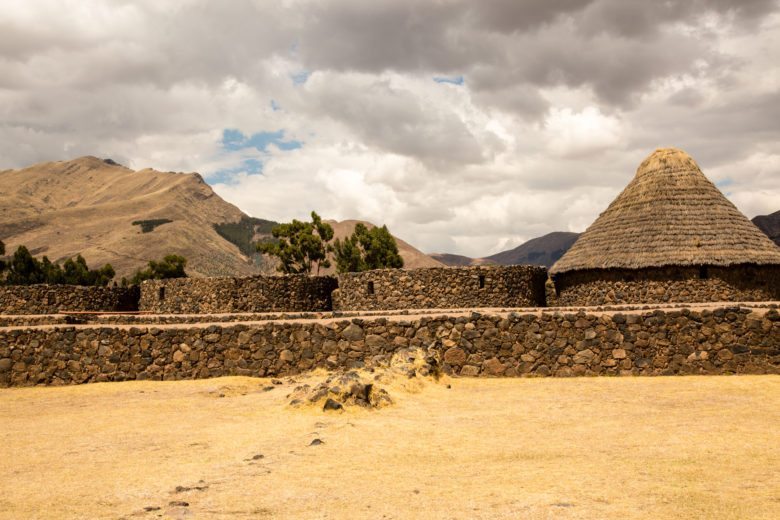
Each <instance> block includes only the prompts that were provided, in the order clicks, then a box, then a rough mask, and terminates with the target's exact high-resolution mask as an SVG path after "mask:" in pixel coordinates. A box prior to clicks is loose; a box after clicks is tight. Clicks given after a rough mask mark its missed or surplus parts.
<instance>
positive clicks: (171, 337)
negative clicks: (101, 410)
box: [0, 307, 780, 386]
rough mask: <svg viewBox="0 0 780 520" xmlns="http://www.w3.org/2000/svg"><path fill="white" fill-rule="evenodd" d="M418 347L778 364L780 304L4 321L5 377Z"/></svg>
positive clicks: (52, 379)
mask: <svg viewBox="0 0 780 520" xmlns="http://www.w3.org/2000/svg"><path fill="white" fill-rule="evenodd" d="M407 347H422V348H425V349H427V350H428V351H429V352H430V353H431V354H432V355H434V356H435V357H438V358H439V359H440V363H441V365H442V368H443V369H444V371H445V372H449V373H453V374H459V375H462V376H506V377H511V376H525V375H529V376H578V375H672V374H727V373H738V374H748V373H750V374H764V373H773V374H777V373H780V314H778V312H777V311H776V310H774V309H773V310H769V311H766V312H762V311H754V310H750V309H744V308H738V307H734V308H719V309H716V310H713V311H709V310H704V311H701V312H694V311H691V310H688V309H683V310H680V311H669V312H664V311H660V310H657V311H654V312H646V313H644V314H621V313H614V314H610V313H604V314H599V315H594V314H585V313H582V312H581V313H578V314H560V313H546V312H542V313H528V314H517V313H510V314H506V315H481V314H478V313H472V314H471V315H469V316H461V317H447V316H438V317H433V318H422V319H418V320H413V321H403V320H400V319H395V318H394V319H392V320H390V319H387V318H372V319H366V320H361V319H352V320H351V321H350V320H341V321H331V322H322V321H320V320H305V321H288V322H275V321H274V322H266V323H254V324H235V325H225V326H218V325H211V326H208V327H206V326H204V327H193V326H190V327H186V326H169V327H164V326H162V327H132V328H129V327H124V328H119V327H93V326H80V327H79V326H56V327H52V328H27V329H0V385H4V386H7V385H14V386H23V385H36V384H42V385H52V384H54V385H57V384H74V383H88V382H95V381H123V380H135V379H190V378H205V377H216V376H225V375H245V376H282V375H290V374H296V373H299V372H301V371H304V370H309V369H312V368H315V367H324V368H331V369H333V368H340V367H341V368H354V367H360V366H364V365H365V364H367V363H372V362H375V361H376V360H378V359H387V358H388V357H389V356H391V355H392V354H393V353H394V352H396V351H398V350H399V349H403V348H407Z"/></svg>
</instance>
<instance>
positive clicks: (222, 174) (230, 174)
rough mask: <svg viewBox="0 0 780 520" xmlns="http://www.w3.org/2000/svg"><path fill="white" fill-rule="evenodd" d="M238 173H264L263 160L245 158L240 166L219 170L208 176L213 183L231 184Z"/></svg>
mask: <svg viewBox="0 0 780 520" xmlns="http://www.w3.org/2000/svg"><path fill="white" fill-rule="evenodd" d="M238 173H247V174H250V175H252V174H258V173H263V162H262V161H261V160H259V159H244V160H243V161H241V164H240V165H239V166H235V167H233V168H223V169H222V170H217V171H216V172H214V173H213V174H211V175H209V176H208V178H209V181H211V183H212V184H230V183H231V182H232V181H233V179H234V177H235V175H236V174H238Z"/></svg>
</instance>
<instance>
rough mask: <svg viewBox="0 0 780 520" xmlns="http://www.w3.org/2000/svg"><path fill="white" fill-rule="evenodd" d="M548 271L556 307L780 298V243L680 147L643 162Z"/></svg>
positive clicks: (652, 156)
mask: <svg viewBox="0 0 780 520" xmlns="http://www.w3.org/2000/svg"><path fill="white" fill-rule="evenodd" d="M550 273H551V275H552V279H553V282H554V285H555V296H554V297H553V301H551V302H550V304H552V305H605V304H621V303H666V302H681V303H691V302H713V301H766V300H778V299H780V248H779V247H778V246H777V245H775V244H774V243H773V242H772V241H771V240H770V239H769V238H768V237H767V236H766V235H764V234H763V233H762V232H761V231H760V230H759V229H758V228H757V227H756V226H755V225H754V224H753V223H752V222H750V221H749V220H748V219H747V217H745V216H744V215H743V214H742V213H740V211H739V210H738V209H737V208H736V207H735V206H734V205H733V204H732V203H731V202H729V200H728V199H726V197H725V196H724V195H723V194H722V193H721V192H720V190H718V188H717V187H715V185H714V184H713V183H712V182H710V181H709V180H708V179H707V178H706V177H705V176H704V174H703V173H702V172H701V169H699V166H698V165H697V164H696V162H695V161H694V160H693V159H692V158H691V157H690V156H689V155H688V154H686V153H685V152H683V151H682V150H679V149H677V148H663V149H659V150H656V151H655V152H653V153H652V154H651V155H650V156H649V157H648V158H647V159H645V160H644V161H643V162H642V164H640V165H639V168H638V169H637V172H636V176H635V177H634V179H633V180H632V181H631V182H630V183H629V185H628V186H627V187H626V188H625V189H624V190H623V192H622V193H621V194H620V195H619V196H618V197H617V198H616V199H615V200H614V201H613V202H612V204H610V205H609V207H608V208H607V209H606V211H604V212H603V213H602V214H601V215H600V216H599V218H598V219H596V221H595V222H594V223H593V224H592V225H591V226H590V227H589V228H588V229H587V230H586V231H585V233H583V234H582V236H580V238H579V239H578V240H577V242H575V244H574V245H573V246H572V248H571V249H569V251H568V252H567V253H566V254H565V255H564V256H563V257H562V258H561V259H560V260H559V261H558V262H557V263H556V264H555V265H553V267H552V268H551V269H550Z"/></svg>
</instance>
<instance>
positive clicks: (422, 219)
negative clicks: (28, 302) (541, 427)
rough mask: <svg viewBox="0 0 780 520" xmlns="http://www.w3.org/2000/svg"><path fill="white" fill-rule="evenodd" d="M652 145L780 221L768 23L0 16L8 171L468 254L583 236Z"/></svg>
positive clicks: (334, 11) (305, 15)
mask: <svg viewBox="0 0 780 520" xmlns="http://www.w3.org/2000/svg"><path fill="white" fill-rule="evenodd" d="M659 146H678V147H680V148H683V149H685V150H686V151H688V152H689V153H690V154H691V155H692V156H693V157H694V158H695V159H696V160H697V161H698V162H699V164H700V165H701V166H702V169H703V170H704V172H705V174H707V175H708V176H709V177H710V179H712V180H713V181H715V182H716V183H717V184H718V185H719V186H720V187H721V189H722V190H723V191H724V192H725V193H727V194H728V196H729V197H730V198H731V200H732V201H733V202H734V203H735V204H737V206H738V207H739V208H740V209H741V210H742V211H743V212H745V213H746V214H747V215H748V216H749V217H753V216H755V215H757V214H765V213H769V212H773V211H776V210H778V209H780V3H779V2H778V1H775V0H711V1H708V0H664V1H661V0H659V1H652V2H651V1H647V0H635V1H634V0H497V1H479V2H477V1H473V0H437V1H434V0H430V1H422V0H371V1H366V0H329V1H316V0H312V1H308V0H267V1H249V0H246V1H241V0H231V1H229V2H228V1H205V0H165V1H162V0H135V1H130V0H74V1H66V0H49V1H47V0H0V168H16V167H21V166H26V165H29V164H32V163H35V162H40V161H45V160H59V159H69V158H74V157H78V156H82V155H97V156H100V157H111V158H113V159H114V160H116V161H118V162H120V163H122V164H125V165H127V166H130V167H133V168H143V167H153V168H156V169H159V170H166V171H167V170H174V171H198V172H201V173H202V174H203V175H204V177H205V178H206V180H207V181H208V182H210V183H211V184H212V185H213V186H214V188H215V189H216V191H217V192H218V193H219V194H220V195H222V196H223V197H224V198H225V199H227V200H228V201H230V202H233V203H235V204H236V205H238V206H239V207H240V208H241V209H243V210H244V211H246V212H247V213H249V214H251V215H253V216H256V217H263V218H268V219H273V220H287V219H290V218H294V217H297V218H301V217H305V216H306V215H307V214H308V212H309V211H311V210H312V209H314V210H316V211H317V212H319V213H320V214H321V215H323V216H324V217H326V218H336V219H339V220H341V219H345V218H360V219H367V220H370V221H372V222H375V223H380V224H381V223H386V224H388V226H389V227H390V229H391V230H392V231H393V232H394V233H395V234H396V235H398V236H401V237H403V238H404V239H406V240H408V241H410V242H411V243H413V244H414V245H416V246H418V247H419V248H421V249H423V250H424V251H426V252H439V251H446V252H454V253H461V254H467V255H472V256H482V255H487V254H491V253H495V252H498V251H501V250H504V249H508V248H510V247H514V246H516V245H518V244H520V243H522V242H523V241H525V240H527V239H529V238H533V237H536V236H539V235H542V234H544V233H547V232H550V231H555V230H571V231H583V230H584V229H585V228H586V227H587V226H588V224H590V223H591V222H592V221H593V219H594V218H595V217H596V216H597V215H598V213H599V212H600V211H601V210H603V209H604V208H605V207H606V205H607V204H608V203H609V202H610V201H611V200H612V199H613V198H614V197H615V195H617V193H618V192H619V191H620V190H621V189H622V188H623V187H624V186H625V184H626V183H628V182H629V181H630V179H631V177H632V176H633V174H634V172H635V170H636V167H637V165H638V164H639V163H640V162H641V160H642V159H643V158H644V157H645V156H647V155H648V154H649V153H650V152H651V151H652V150H653V149H654V148H656V147H659Z"/></svg>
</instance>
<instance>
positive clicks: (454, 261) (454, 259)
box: [430, 253, 497, 267]
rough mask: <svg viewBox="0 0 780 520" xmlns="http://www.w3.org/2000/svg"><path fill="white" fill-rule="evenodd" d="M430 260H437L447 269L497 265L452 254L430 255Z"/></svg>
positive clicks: (483, 259)
mask: <svg viewBox="0 0 780 520" xmlns="http://www.w3.org/2000/svg"><path fill="white" fill-rule="evenodd" d="M430 256H431V258H433V259H435V260H438V261H439V262H441V263H442V264H444V265H446V266H449V267H467V266H470V265H497V264H496V262H493V261H492V260H487V259H485V258H471V257H470V256H463V255H454V254H452V253H432V254H431V255H430Z"/></svg>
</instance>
